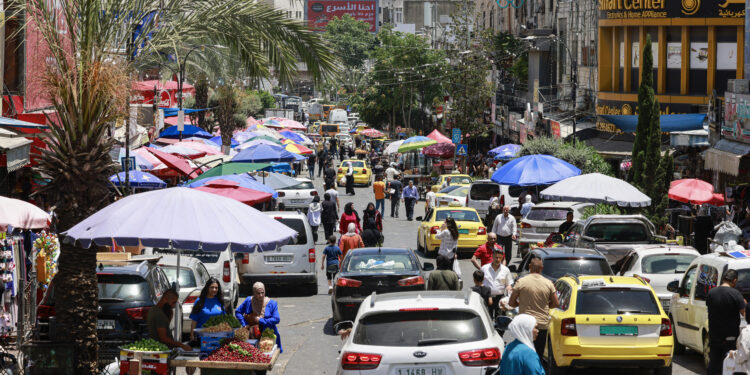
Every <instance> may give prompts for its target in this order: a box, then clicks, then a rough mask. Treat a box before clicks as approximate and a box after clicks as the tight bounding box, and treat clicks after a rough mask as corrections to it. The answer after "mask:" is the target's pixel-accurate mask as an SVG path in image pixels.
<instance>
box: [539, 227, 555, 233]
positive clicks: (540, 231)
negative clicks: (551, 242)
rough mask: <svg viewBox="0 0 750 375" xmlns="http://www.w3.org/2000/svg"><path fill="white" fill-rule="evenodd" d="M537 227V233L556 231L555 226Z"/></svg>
mask: <svg viewBox="0 0 750 375" xmlns="http://www.w3.org/2000/svg"><path fill="white" fill-rule="evenodd" d="M535 229H536V232H537V233H552V232H554V231H555V228H552V227H537V228H535Z"/></svg>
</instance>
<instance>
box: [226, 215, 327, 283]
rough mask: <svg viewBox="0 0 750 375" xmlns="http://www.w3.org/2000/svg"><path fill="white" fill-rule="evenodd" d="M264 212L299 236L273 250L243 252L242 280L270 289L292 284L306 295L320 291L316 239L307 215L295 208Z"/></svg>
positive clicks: (240, 262)
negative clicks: (314, 239)
mask: <svg viewBox="0 0 750 375" xmlns="http://www.w3.org/2000/svg"><path fill="white" fill-rule="evenodd" d="M264 213H265V214H266V215H268V216H270V217H272V218H274V219H276V221H278V222H280V223H282V224H284V225H286V226H288V227H289V228H292V229H293V230H295V231H296V232H297V238H296V239H294V240H292V242H290V243H289V244H287V245H284V246H281V247H278V248H276V250H273V251H264V252H262V253H253V254H243V256H242V258H241V260H240V261H239V264H238V266H239V270H240V276H241V281H242V283H243V284H245V285H246V286H248V287H250V286H252V284H253V283H254V282H256V281H260V282H262V283H264V284H265V285H266V290H267V291H269V290H271V289H270V288H273V287H278V286H291V287H295V288H298V290H302V292H303V293H305V294H310V295H314V294H317V293H318V273H317V272H318V269H317V268H316V267H315V242H313V236H312V229H311V228H310V224H309V223H308V222H307V216H306V215H305V214H303V213H299V212H292V211H269V212H264ZM269 294H271V293H270V292H269Z"/></svg>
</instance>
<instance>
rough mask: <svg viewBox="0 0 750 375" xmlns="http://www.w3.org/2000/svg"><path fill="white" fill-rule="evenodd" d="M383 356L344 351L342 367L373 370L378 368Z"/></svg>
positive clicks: (344, 368) (345, 368)
mask: <svg viewBox="0 0 750 375" xmlns="http://www.w3.org/2000/svg"><path fill="white" fill-rule="evenodd" d="M381 359H383V356H382V355H380V354H371V353H354V352H344V354H343V355H341V368H342V369H343V370H373V369H376V368H378V366H379V365H380V360H381Z"/></svg>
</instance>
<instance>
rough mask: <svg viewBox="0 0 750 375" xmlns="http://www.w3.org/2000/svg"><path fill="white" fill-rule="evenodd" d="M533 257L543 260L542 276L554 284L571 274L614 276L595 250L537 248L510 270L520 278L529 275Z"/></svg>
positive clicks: (602, 256) (603, 257)
mask: <svg viewBox="0 0 750 375" xmlns="http://www.w3.org/2000/svg"><path fill="white" fill-rule="evenodd" d="M532 256H536V257H539V258H541V259H542V264H543V265H544V269H542V276H544V277H546V278H547V279H549V280H550V281H552V282H555V281H557V279H559V278H561V277H563V276H565V274H568V273H571V274H574V275H578V276H581V275H613V273H612V268H610V267H609V263H607V258H606V257H605V256H604V255H602V254H601V253H600V252H598V251H596V250H593V249H581V248H578V249H575V248H570V247H549V248H536V249H534V250H531V251H529V253H528V254H526V256H525V257H524V258H523V260H521V264H519V265H518V268H517V269H516V266H515V265H511V266H509V267H508V268H510V270H511V271H512V272H518V278H519V279H520V278H521V277H523V276H526V275H527V274H528V273H529V261H530V260H531V257H532Z"/></svg>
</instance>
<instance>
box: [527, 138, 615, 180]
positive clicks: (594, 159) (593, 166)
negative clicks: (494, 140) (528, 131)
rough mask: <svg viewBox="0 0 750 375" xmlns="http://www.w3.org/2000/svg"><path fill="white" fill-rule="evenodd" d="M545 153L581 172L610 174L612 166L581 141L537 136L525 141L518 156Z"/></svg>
mask: <svg viewBox="0 0 750 375" xmlns="http://www.w3.org/2000/svg"><path fill="white" fill-rule="evenodd" d="M534 154H546V155H552V156H554V157H556V158H559V159H562V160H565V161H567V162H568V163H570V164H573V165H575V166H576V167H578V169H580V170H581V173H583V174H586V173H601V174H606V175H612V168H611V167H610V165H609V163H607V161H606V160H604V158H602V156H601V155H599V153H598V152H596V150H595V149H594V148H593V147H591V146H587V145H586V144H585V143H583V142H576V143H575V144H572V143H565V142H563V141H561V140H558V139H554V138H550V137H537V138H534V139H530V140H528V141H526V144H524V145H523V148H521V151H520V152H519V154H518V155H519V156H525V155H534Z"/></svg>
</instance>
